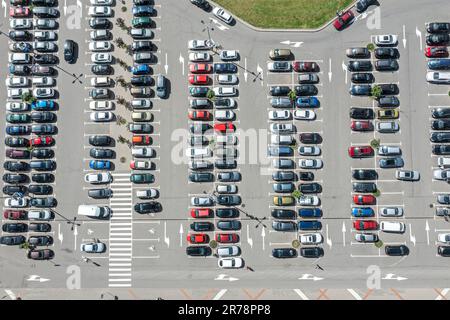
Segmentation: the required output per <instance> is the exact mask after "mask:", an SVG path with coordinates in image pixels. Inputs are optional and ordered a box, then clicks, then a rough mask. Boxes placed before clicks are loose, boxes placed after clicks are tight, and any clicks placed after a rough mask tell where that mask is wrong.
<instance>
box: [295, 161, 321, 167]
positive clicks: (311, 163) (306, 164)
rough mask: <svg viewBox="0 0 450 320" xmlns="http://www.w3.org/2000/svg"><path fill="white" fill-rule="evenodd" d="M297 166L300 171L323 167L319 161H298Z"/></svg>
mask: <svg viewBox="0 0 450 320" xmlns="http://www.w3.org/2000/svg"><path fill="white" fill-rule="evenodd" d="M298 165H299V166H300V168H302V169H320V168H322V166H323V162H322V160H321V159H300V160H299V161H298Z"/></svg>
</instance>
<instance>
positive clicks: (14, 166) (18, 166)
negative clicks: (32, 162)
mask: <svg viewBox="0 0 450 320" xmlns="http://www.w3.org/2000/svg"><path fill="white" fill-rule="evenodd" d="M3 168H4V169H5V170H7V171H15V172H17V171H27V170H29V169H30V167H29V165H28V163H26V162H23V161H5V162H4V163H3Z"/></svg>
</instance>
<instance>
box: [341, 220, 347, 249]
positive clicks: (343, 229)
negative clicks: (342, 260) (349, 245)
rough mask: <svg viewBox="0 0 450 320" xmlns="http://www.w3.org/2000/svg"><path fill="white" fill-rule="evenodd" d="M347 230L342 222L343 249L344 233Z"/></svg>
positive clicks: (343, 243)
mask: <svg viewBox="0 0 450 320" xmlns="http://www.w3.org/2000/svg"><path fill="white" fill-rule="evenodd" d="M346 231H347V229H346V228H345V222H342V245H343V246H344V247H345V232H346Z"/></svg>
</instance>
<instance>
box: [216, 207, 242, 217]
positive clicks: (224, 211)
mask: <svg viewBox="0 0 450 320" xmlns="http://www.w3.org/2000/svg"><path fill="white" fill-rule="evenodd" d="M216 216H217V217H218V218H237V217H239V210H238V209H235V208H219V209H216Z"/></svg>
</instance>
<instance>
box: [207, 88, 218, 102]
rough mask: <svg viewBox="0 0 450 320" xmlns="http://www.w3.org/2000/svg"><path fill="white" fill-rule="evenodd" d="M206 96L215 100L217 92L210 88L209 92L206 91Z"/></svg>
mask: <svg viewBox="0 0 450 320" xmlns="http://www.w3.org/2000/svg"><path fill="white" fill-rule="evenodd" d="M206 98H208V99H209V100H211V101H214V100H215V99H216V94H215V93H214V91H213V90H211V89H209V90H208V92H207V93H206Z"/></svg>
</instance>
